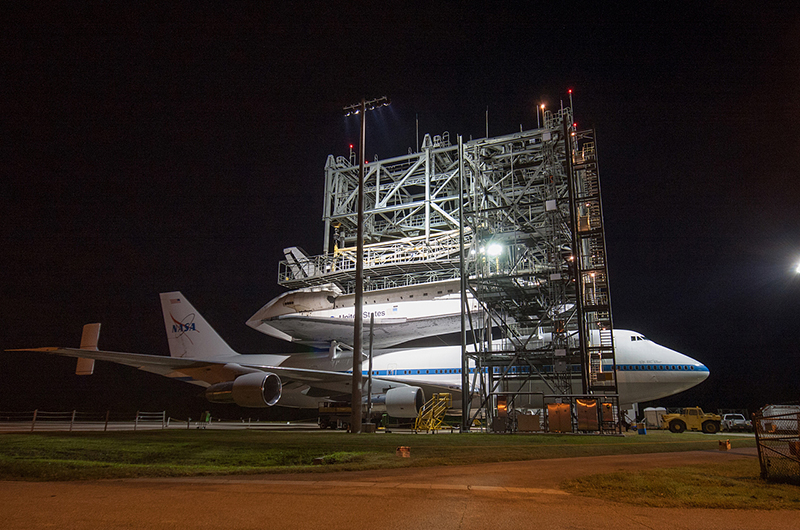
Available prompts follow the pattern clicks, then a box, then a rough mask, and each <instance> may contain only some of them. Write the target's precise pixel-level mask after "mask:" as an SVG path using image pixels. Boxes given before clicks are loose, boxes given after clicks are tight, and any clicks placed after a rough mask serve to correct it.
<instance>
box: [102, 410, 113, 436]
mask: <svg viewBox="0 0 800 530" xmlns="http://www.w3.org/2000/svg"><path fill="white" fill-rule="evenodd" d="M110 413H111V411H110V410H107V411H106V424H105V425H104V426H103V432H106V431H107V430H108V415H109V414H110Z"/></svg>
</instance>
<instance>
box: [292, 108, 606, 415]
mask: <svg viewBox="0 0 800 530" xmlns="http://www.w3.org/2000/svg"><path fill="white" fill-rule="evenodd" d="M358 170H359V168H358V164H356V163H355V159H354V157H351V158H350V159H346V158H344V157H337V158H335V157H333V156H329V157H328V160H327V163H326V166H325V204H324V213H323V220H324V222H325V242H324V245H325V246H324V253H323V254H322V255H319V256H315V257H306V258H304V261H303V263H302V264H300V266H298V264H297V263H292V262H289V261H286V262H282V263H281V264H280V269H279V283H280V284H281V285H284V286H286V287H289V288H300V287H308V286H313V285H321V284H329V283H335V284H336V285H338V286H339V287H340V288H341V289H342V291H344V292H352V289H353V284H354V271H355V253H354V247H355V245H356V233H357V215H356V199H357V196H358ZM364 192H365V203H364V238H365V242H366V246H365V254H364V276H365V279H366V280H365V290H370V289H379V288H385V287H395V286H400V285H410V284H416V283H425V282H429V281H436V280H441V279H451V278H457V277H459V276H460V270H459V260H460V253H461V252H463V255H464V259H465V264H466V269H465V275H467V277H468V286H469V290H470V292H471V295H472V296H473V297H474V298H475V299H476V300H478V301H479V302H480V304H481V306H482V308H483V309H484V311H483V312H482V314H483V316H482V317H480V318H478V319H472V320H471V321H470V323H469V326H470V328H471V329H472V336H473V338H474V339H475V341H476V343H475V346H474V351H471V353H468V355H470V356H471V357H472V359H473V361H474V363H475V365H476V367H478V368H479V369H478V370H476V373H482V374H484V377H482V378H478V379H477V380H476V383H479V384H478V386H479V387H480V392H481V394H482V402H483V404H484V406H485V407H486V410H487V411H490V410H493V409H495V408H496V397H497V396H498V395H501V394H502V395H504V396H508V395H509V393H511V394H512V395H513V394H514V393H517V394H518V395H519V396H520V400H519V402H518V403H517V405H518V406H521V407H524V406H526V405H529V406H533V405H531V404H527V403H525V402H524V399H523V396H525V395H531V394H535V393H540V392H542V390H544V391H545V392H546V393H547V394H564V395H574V394H578V393H581V392H582V393H583V394H593V393H598V394H608V395H614V394H616V391H617V385H616V379H615V362H614V346H613V331H612V319H611V302H610V296H609V284H608V271H607V268H606V259H605V258H606V249H605V238H604V230H603V215H602V201H601V196H600V182H599V172H598V165H597V150H596V146H595V142H594V132H593V131H591V130H588V131H577V130H575V129H574V127H573V125H572V112H571V109H570V108H564V109H561V110H559V111H557V112H545V113H544V126H543V127H541V128H538V129H534V130H529V131H523V132H519V133H515V134H510V135H505V136H499V137H494V138H482V139H477V140H471V141H469V142H462V140H461V138H460V137H459V138H458V139H457V142H456V144H455V145H453V144H451V143H450V139H449V135H448V134H447V133H445V134H443V135H441V136H435V137H433V138H431V136H430V135H425V137H424V141H423V145H422V149H421V150H420V152H418V153H409V154H408V155H405V156H400V157H396V158H390V159H387V160H376V161H374V162H370V163H368V164H367V166H366V170H365V180H364ZM462 224H463V226H462ZM460 233H461V234H463V235H462V236H461V237H460V235H459V234H460ZM578 381H579V383H578ZM490 414H491V413H490Z"/></svg>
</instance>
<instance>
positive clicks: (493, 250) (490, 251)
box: [486, 243, 503, 257]
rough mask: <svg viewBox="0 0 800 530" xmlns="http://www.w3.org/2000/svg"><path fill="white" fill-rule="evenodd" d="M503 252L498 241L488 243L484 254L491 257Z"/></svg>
mask: <svg viewBox="0 0 800 530" xmlns="http://www.w3.org/2000/svg"><path fill="white" fill-rule="evenodd" d="M502 253H503V246H502V245H500V244H498V243H492V244H491V245H489V248H487V249H486V254H487V255H489V256H492V257H496V256H499V255H500V254H502Z"/></svg>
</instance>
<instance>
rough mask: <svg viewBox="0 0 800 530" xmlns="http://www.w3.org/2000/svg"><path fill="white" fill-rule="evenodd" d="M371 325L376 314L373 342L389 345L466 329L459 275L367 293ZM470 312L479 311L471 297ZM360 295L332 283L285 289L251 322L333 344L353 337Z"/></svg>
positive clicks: (295, 338)
mask: <svg viewBox="0 0 800 530" xmlns="http://www.w3.org/2000/svg"><path fill="white" fill-rule="evenodd" d="M363 300H364V302H363V308H362V309H363V315H362V316H363V318H364V320H365V330H366V327H367V324H366V323H367V322H369V319H370V317H371V316H372V315H374V317H375V323H374V327H373V334H374V337H373V345H374V347H375V348H387V347H390V346H395V345H397V344H402V343H404V342H408V341H410V340H414V339H418V338H425V337H432V336H437V335H446V334H448V333H455V332H458V331H459V330H460V329H461V305H460V304H461V291H460V289H459V280H447V281H441V282H433V283H425V284H419V285H410V286H403V287H394V288H390V289H381V290H375V291H367V292H365V293H364V299H363ZM467 303H468V305H469V308H470V311H471V312H476V311H477V310H478V304H477V302H476V301H475V300H474V299H473V298H472V297H469V298H468V301H467ZM354 306H355V295H354V294H345V293H343V292H342V291H341V290H340V289H339V288H338V287H337V286H336V285H334V284H328V285H323V286H318V287H309V288H305V289H298V290H295V291H290V292H287V293H284V294H282V295H280V296H278V297H276V298H274V299H272V300H271V301H270V302H268V303H267V304H266V305H265V306H264V307H262V308H261V309H260V310H258V312H256V314H255V315H253V316H252V317H250V319H249V320H248V321H247V325H248V326H250V327H251V328H253V329H256V330H258V331H260V332H262V333H265V334H267V335H270V336H273V337H277V338H280V339H283V340H286V341H290V342H298V343H302V344H311V345H315V346H320V347H327V346H328V345H329V344H330V343H331V342H333V341H336V342H339V343H343V344H350V343H352V340H353V319H354Z"/></svg>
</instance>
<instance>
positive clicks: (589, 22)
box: [0, 2, 800, 410]
mask: <svg viewBox="0 0 800 530" xmlns="http://www.w3.org/2000/svg"><path fill="white" fill-rule="evenodd" d="M269 4H272V3H270V2H252V3H248V2H239V3H235V2H230V3H229V2H224V3H219V4H215V3H198V4H193V5H183V4H176V3H154V4H152V5H147V6H143V5H137V6H136V7H120V6H118V5H102V4H101V5H93V4H82V3H81V4H78V3H55V5H54V6H48V7H35V6H30V5H26V4H25V3H5V4H4V5H3V6H2V7H0V30H1V31H0V52H1V54H0V109H2V120H0V126H1V127H2V136H0V138H1V140H0V146H2V151H1V152H0V168H2V180H1V181H0V182H2V188H1V190H2V193H0V208H1V210H0V212H1V213H2V219H3V223H2V228H1V229H0V234H2V239H0V245H2V247H1V248H2V258H3V259H2V279H0V282H2V298H1V299H0V340H1V342H0V347H2V348H3V349H5V348H15V347H28V346H49V345H53V346H76V345H77V344H78V342H79V339H80V331H81V326H82V325H83V324H85V323H87V322H95V321H99V322H102V323H103V330H102V333H101V339H100V340H101V342H100V346H101V347H102V348H104V349H111V350H119V351H140V352H144V353H166V352H167V346H166V341H165V339H164V331H163V324H162V322H161V316H160V308H159V303H158V298H157V295H158V293H159V292H162V291H169V290H181V291H182V292H183V293H184V294H185V295H186V296H187V297H188V298H189V299H190V300H191V301H192V302H193V303H194V305H195V306H196V307H197V308H198V309H199V310H200V311H202V312H203V314H204V315H205V316H206V318H207V319H208V320H209V321H210V322H211V323H212V325H214V326H215V328H216V329H217V330H218V331H219V332H220V333H221V334H222V335H223V336H224V337H225V338H226V339H227V340H228V342H229V343H230V344H231V345H232V346H233V347H234V348H235V349H237V350H240V351H246V352H271V351H276V350H284V351H288V350H289V348H287V346H286V345H285V344H283V343H281V342H276V341H271V340H268V339H267V338H266V337H265V336H263V335H261V334H259V333H257V332H255V331H253V330H251V329H250V328H247V327H246V326H245V325H244V321H245V319H246V318H247V317H249V316H250V315H252V314H253V313H254V312H255V311H256V310H257V309H258V308H259V307H261V306H262V305H263V304H264V303H266V302H267V301H268V300H270V299H271V298H273V297H274V296H276V295H277V294H279V293H280V292H282V290H281V288H280V287H279V286H278V285H277V283H276V278H277V262H278V260H279V259H280V258H281V257H282V249H283V248H284V247H287V246H293V245H296V246H300V247H303V248H305V249H306V250H308V251H309V252H311V253H313V254H317V253H320V252H321V250H322V248H321V247H322V227H323V225H322V222H321V216H322V200H323V197H322V194H323V175H324V172H323V168H324V164H325V160H326V157H327V155H329V154H334V155H346V154H347V150H348V148H347V146H348V144H349V143H352V142H354V141H355V139H356V138H355V137H356V134H357V131H356V127H355V124H354V123H350V124H348V123H347V122H346V121H345V119H344V118H343V117H342V113H341V108H342V107H343V106H345V105H348V104H351V103H353V102H356V101H358V100H360V98H361V97H362V96H367V97H376V96H380V95H388V96H389V97H391V99H392V106H391V107H389V108H388V109H386V111H382V112H381V115H380V116H379V117H378V116H374V117H373V116H370V120H371V121H370V123H369V125H368V126H369V135H368V140H367V156H368V158H372V157H373V156H375V155H377V156H379V157H381V158H385V157H389V156H396V155H401V154H405V153H406V152H407V151H408V148H409V147H413V146H414V145H415V143H416V139H415V123H414V122H415V116H418V117H419V124H420V131H421V133H431V134H441V133H442V132H444V131H449V132H450V134H451V137H453V138H454V137H455V135H456V134H461V135H463V136H464V137H465V138H469V137H481V136H483V135H484V131H485V122H484V120H485V112H486V109H487V107H488V109H489V132H490V134H491V135H499V134H505V133H509V132H513V131H517V130H519V128H520V126H522V127H524V128H526V129H527V128H533V127H535V126H536V114H535V112H536V110H535V109H536V105H537V104H538V103H539V102H541V101H544V102H546V103H547V104H548V105H550V106H551V107H552V106H558V105H559V102H560V100H562V99H565V98H566V89H567V88H573V89H574V91H575V98H574V101H575V104H574V110H575V116H576V120H577V121H578V123H579V126H586V127H594V128H595V129H596V136H597V140H598V149H599V158H600V168H601V172H600V176H601V181H602V186H603V198H604V208H605V216H606V230H607V241H608V247H609V262H610V274H611V284H612V297H613V306H614V320H615V325H616V326H617V327H620V328H628V329H634V330H637V331H640V332H642V333H644V334H645V335H647V336H648V337H650V338H652V339H653V340H656V341H657V342H659V343H661V344H664V345H666V346H668V347H672V348H674V349H677V350H679V351H681V352H683V353H686V354H688V355H690V356H692V357H694V358H696V359H698V360H700V361H702V362H703V363H705V364H706V365H708V366H709V368H710V370H711V377H710V379H709V380H708V381H706V382H705V383H703V385H701V386H699V387H697V388H696V389H694V390H692V391H690V392H687V393H684V394H682V395H680V396H677V397H675V398H672V399H670V400H664V401H663V402H662V403H663V404H665V405H670V406H671V405H680V404H685V405H690V404H699V405H702V406H705V407H707V408H717V407H725V408H733V407H749V408H750V409H751V410H753V409H755V408H756V407H758V406H761V405H764V404H767V403H772V402H787V401H797V400H800V389H799V388H798V381H800V346H798V342H799V341H800V326H799V325H798V323H799V322H800V277H795V276H793V275H792V268H793V264H794V263H795V262H797V261H798V260H800V184H799V183H798V182H799V180H800V169H799V168H800V88H799V87H800V8H797V7H794V4H793V3H791V2H773V3H744V2H705V3H702V4H700V5H695V4H686V6H685V7H681V6H677V7H676V6H674V5H673V6H669V7H664V8H651V7H649V6H648V7H646V8H638V9H637V10H630V9H625V10H622V9H619V10H613V9H611V8H606V7H598V8H595V9H593V10H592V11H591V12H587V11H585V10H583V9H577V8H575V7H569V6H565V5H563V4H559V5H554V6H552V7H547V8H542V7H541V6H535V7H534V6H532V3H519V4H517V3H504V4H503V5H502V6H500V5H498V6H489V5H487V4H486V3H481V4H477V3H475V4H473V3H463V2H439V3H436V4H435V5H432V6H428V5H425V6H423V5H420V6H419V7H409V6H406V5H404V4H403V3H387V4H381V5H380V6H376V5H371V4H366V5H365V4H362V3H359V2H351V3H346V4H343V5H339V3H336V2H326V3H319V4H314V6H309V5H306V3H292V2H281V3H280V5H279V6H278V7H276V6H272V5H269ZM73 363H74V361H72V360H63V359H53V358H45V357H44V356H42V355H38V354H37V355H30V354H10V353H5V354H3V356H2V360H1V361H0V384H2V386H0V410H9V409H12V408H18V409H19V408H21V409H25V408H28V409H33V408H37V407H50V408H52V407H53V406H56V405H59V407H58V408H59V410H67V409H70V408H72V407H73V406H84V407H89V406H95V407H100V408H102V407H105V406H107V405H108V406H110V405H109V404H112V403H114V404H116V403H117V402H118V401H120V400H121V401H124V402H126V403H130V406H131V407H132V408H133V409H137V408H140V403H145V404H146V405H152V406H153V407H155V408H159V409H160V408H163V407H165V406H167V404H166V403H165V402H168V401H169V400H172V399H175V400H178V399H188V398H186V396H189V395H190V394H191V395H194V394H193V393H194V390H193V389H188V390H186V389H184V387H188V386H189V385H182V384H180V383H176V382H172V381H166V382H163V381H159V380H157V378H156V377H155V376H150V375H148V374H144V373H142V372H136V371H134V370H129V369H127V368H120V367H109V366H108V365H103V366H100V365H98V374H97V375H96V376H94V377H95V379H93V380H92V381H91V382H87V381H86V380H85V379H82V380H79V379H77V378H76V377H75V376H73V375H71V373H72V371H73V369H74V367H73ZM154 389H156V390H157V392H155V391H154ZM161 391H165V392H167V394H170V393H171V396H170V395H168V396H166V397H163V396H160V395H159V394H158V392H161ZM175 396H183V398H179V397H175ZM134 402H135V403H134ZM199 406H202V405H199Z"/></svg>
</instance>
